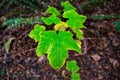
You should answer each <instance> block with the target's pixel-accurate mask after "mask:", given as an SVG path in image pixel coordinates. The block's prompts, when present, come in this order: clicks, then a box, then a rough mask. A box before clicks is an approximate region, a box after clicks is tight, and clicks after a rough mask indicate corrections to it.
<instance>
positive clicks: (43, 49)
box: [36, 31, 57, 57]
mask: <svg viewBox="0 0 120 80" xmlns="http://www.w3.org/2000/svg"><path fill="white" fill-rule="evenodd" d="M56 36H57V35H56V32H55V31H44V32H43V33H42V35H41V38H40V42H39V43H38V46H37V49H36V54H37V56H38V57H40V56H41V55H43V54H46V53H48V50H49V48H50V47H51V43H52V42H53V41H54V40H55V39H56Z"/></svg>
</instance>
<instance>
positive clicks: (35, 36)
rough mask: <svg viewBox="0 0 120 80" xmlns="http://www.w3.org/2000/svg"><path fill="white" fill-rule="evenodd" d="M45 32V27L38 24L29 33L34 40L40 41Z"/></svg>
mask: <svg viewBox="0 0 120 80" xmlns="http://www.w3.org/2000/svg"><path fill="white" fill-rule="evenodd" d="M44 30H45V27H44V26H40V25H39V24H36V25H35V26H34V29H33V30H32V31H31V32H30V33H29V35H28V36H29V37H30V38H33V39H34V40H35V41H39V39H40V35H41V33H42V32H43V31H44Z"/></svg>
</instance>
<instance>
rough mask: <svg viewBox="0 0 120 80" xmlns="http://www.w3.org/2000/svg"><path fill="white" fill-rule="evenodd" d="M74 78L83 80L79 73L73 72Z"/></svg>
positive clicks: (73, 79) (74, 79)
mask: <svg viewBox="0 0 120 80" xmlns="http://www.w3.org/2000/svg"><path fill="white" fill-rule="evenodd" d="M71 77H72V80H81V78H80V75H79V73H72V76H71Z"/></svg>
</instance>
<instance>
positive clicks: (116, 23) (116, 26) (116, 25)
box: [114, 21, 120, 31]
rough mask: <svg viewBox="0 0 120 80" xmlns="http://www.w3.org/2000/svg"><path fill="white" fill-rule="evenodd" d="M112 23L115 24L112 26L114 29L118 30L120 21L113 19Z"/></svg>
mask: <svg viewBox="0 0 120 80" xmlns="http://www.w3.org/2000/svg"><path fill="white" fill-rule="evenodd" d="M114 24H115V26H114V28H115V30H116V31H118V30H120V22H119V21H115V22H114Z"/></svg>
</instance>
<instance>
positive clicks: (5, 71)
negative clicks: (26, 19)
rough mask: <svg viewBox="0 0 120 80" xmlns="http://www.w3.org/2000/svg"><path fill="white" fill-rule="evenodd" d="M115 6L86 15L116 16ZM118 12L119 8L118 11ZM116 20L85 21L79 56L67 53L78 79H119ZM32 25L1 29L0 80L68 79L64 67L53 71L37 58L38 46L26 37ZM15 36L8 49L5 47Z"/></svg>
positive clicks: (119, 42)
mask: <svg viewBox="0 0 120 80" xmlns="http://www.w3.org/2000/svg"><path fill="white" fill-rule="evenodd" d="M114 4H115V3H114ZM114 7H119V5H114V6H113V5H112V7H111V5H105V6H104V7H102V8H101V7H98V8H96V9H94V10H92V12H90V13H89V12H84V13H85V15H88V14H89V15H90V14H101V13H107V14H108V13H116V14H120V13H119V12H118V11H114V10H113V8H114ZM119 10H120V9H119ZM116 20H117V19H104V20H96V19H87V21H86V22H85V26H86V28H85V29H83V32H84V39H83V40H81V41H82V52H83V53H82V55H81V54H78V53H76V52H74V51H69V58H68V59H67V60H73V59H74V60H76V61H77V64H78V66H79V67H80V70H79V73H80V76H81V80H120V31H115V30H114V28H113V26H114V21H116ZM33 27H34V26H33V25H31V26H25V25H22V26H21V27H16V28H13V29H8V28H5V29H0V80H21V79H22V80H70V74H71V73H70V72H69V71H67V70H66V68H65V66H64V67H63V68H62V69H60V70H54V69H52V68H51V66H50V65H49V62H48V60H47V58H46V55H43V56H42V57H37V56H36V46H37V43H36V42H35V41H34V40H33V39H31V38H29V37H28V34H29V32H30V31H31V30H32V29H33ZM11 37H14V38H15V39H13V40H12V43H11V45H10V50H9V51H8V52H6V50H5V47H4V44H5V43H6V41H7V40H8V39H9V38H11Z"/></svg>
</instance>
